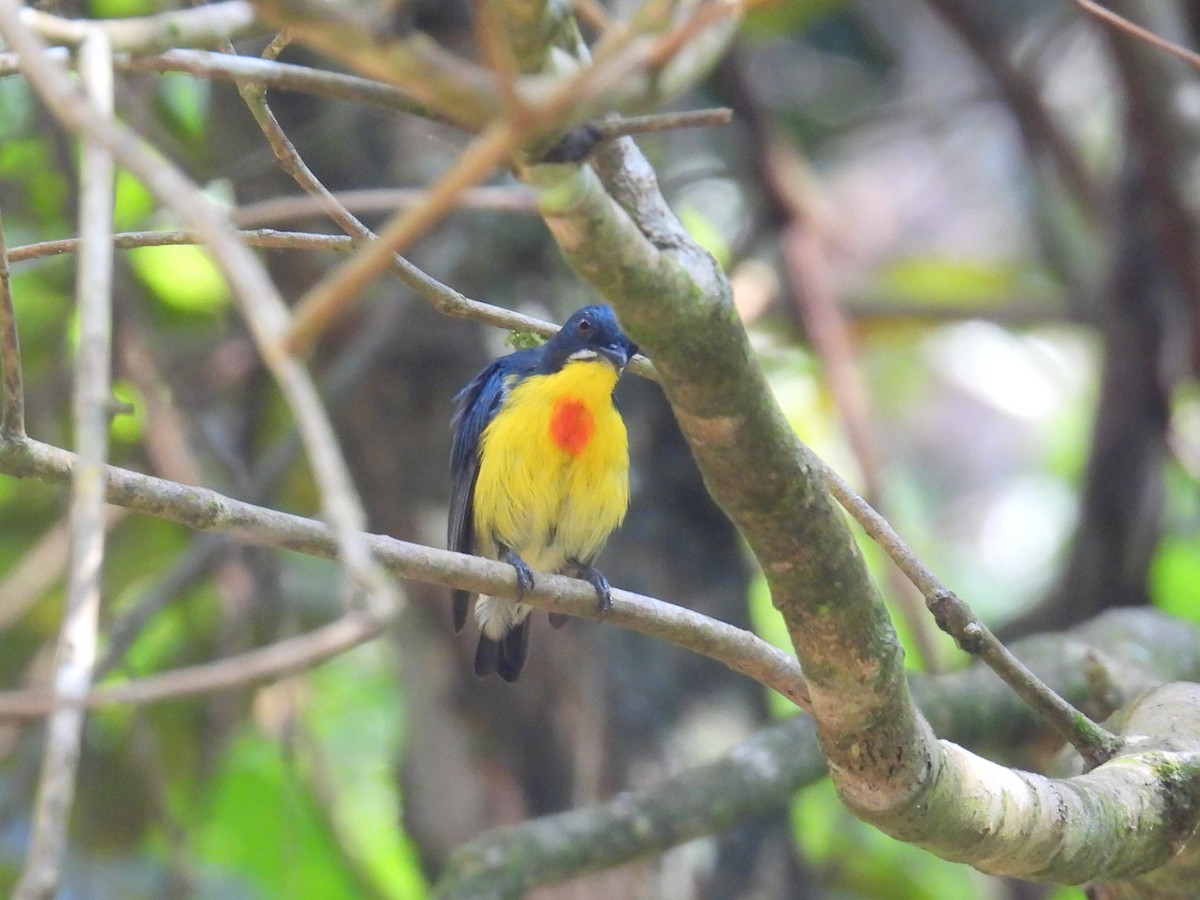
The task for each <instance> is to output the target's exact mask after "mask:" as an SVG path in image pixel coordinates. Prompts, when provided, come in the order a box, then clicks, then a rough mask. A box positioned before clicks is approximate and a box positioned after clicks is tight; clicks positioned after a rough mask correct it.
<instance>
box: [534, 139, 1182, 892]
mask: <svg viewBox="0 0 1200 900" xmlns="http://www.w3.org/2000/svg"><path fill="white" fill-rule="evenodd" d="M602 155H603V156H607V160H605V161H602V162H601V164H600V165H598V166H597V169H596V170H594V169H592V168H589V167H575V166H567V165H552V166H551V165H543V166H532V167H528V168H526V169H525V170H524V171H523V172H522V173H521V174H522V177H523V178H524V179H525V180H526V182H527V183H528V184H530V186H531V187H533V188H534V189H535V190H536V191H537V193H538V196H539V203H540V206H541V208H542V212H543V216H544V217H545V219H546V222H547V224H548V225H549V227H550V229H551V231H552V232H553V234H554V236H555V238H556V239H557V241H558V243H559V245H560V247H561V248H562V250H563V252H564V253H565V255H566V256H567V259H568V260H569V261H570V263H571V264H572V266H573V267H574V268H575V269H576V270H577V271H578V272H579V273H580V274H581V275H583V277H585V278H586V279H587V280H588V281H590V282H591V283H592V285H593V286H594V287H596V288H597V290H599V291H600V293H601V294H603V295H604V296H605V297H606V298H607V299H608V300H609V301H610V302H611V303H612V304H613V306H614V307H615V308H616V309H617V312H618V315H619V316H620V318H621V322H622V324H623V325H624V326H625V328H626V329H627V330H628V331H629V333H630V335H631V337H632V338H633V339H634V340H635V341H637V342H638V343H639V344H640V345H641V346H643V347H644V348H646V349H647V350H648V351H649V353H650V355H651V357H652V358H653V359H654V360H655V366H656V368H657V370H658V372H659V375H660V380H661V383H662V385H663V389H664V391H665V392H666V394H667V397H668V399H669V400H670V402H671V405H672V407H673V409H674V412H675V416H676V419H677V420H678V421H679V424H680V426H681V428H682V430H683V433H684V435H685V437H686V438H687V440H688V443H689V444H690V446H691V448H692V451H693V453H694V455H695V457H696V460H697V462H698V464H699V466H700V469H701V472H702V473H703V475H704V478H705V483H706V485H707V486H708V488H709V491H710V492H711V493H712V495H713V497H714V498H715V499H716V501H717V502H718V503H719V504H720V505H721V507H722V508H723V509H724V510H725V512H726V513H727V514H728V515H729V516H730V518H731V519H732V520H733V521H734V522H735V523H736V524H737V525H738V527H739V529H740V530H741V532H742V534H743V535H744V537H745V538H746V540H747V542H748V544H749V545H750V548H751V550H752V551H753V552H754V554H755V555H756V557H757V559H758V561H759V563H760V565H761V567H762V569H763V572H764V574H765V576H766V579H767V582H768V584H769V586H770V588H771V593H772V599H773V602H774V604H775V606H776V608H777V609H778V610H779V611H780V613H781V615H782V616H783V618H784V621H785V622H786V624H787V627H788V631H789V634H790V636H791V639H792V643H793V645H794V647H795V648H796V651H797V654H798V656H799V658H800V660H801V664H802V665H803V667H804V670H805V673H806V675H807V676H808V679H809V687H810V696H811V699H812V703H813V714H814V717H815V719H816V723H817V731H818V734H819V736H820V740H821V745H822V747H823V749H824V751H825V753H826V756H827V759H828V762H829V766H830V771H831V774H832V775H833V779H834V782H835V784H836V785H837V787H838V790H839V793H840V795H841V797H842V799H843V801H844V802H845V803H846V804H847V805H848V806H849V807H850V808H851V809H852V810H854V811H855V812H856V814H858V815H859V816H860V817H861V818H863V819H864V820H866V821H868V822H871V823H872V824H874V825H876V826H877V827H879V828H881V829H882V830H884V831H886V832H888V833H889V834H892V835H893V836H896V837H898V838H900V839H902V840H905V841H908V842H910V843H914V844H917V845H919V846H922V847H925V848H927V849H930V850H932V851H933V852H935V853H937V854H938V855H941V856H943V857H945V858H948V859H954V860H958V861H964V862H970V863H971V864H973V865H975V866H976V867H978V868H981V869H983V870H985V871H992V872H998V873H1005V874H1011V875H1019V876H1025V877H1037V878H1042V879H1047V880H1058V881H1064V882H1077V881H1081V880H1085V879H1087V878H1089V877H1096V876H1099V875H1101V874H1102V873H1110V874H1111V873H1117V874H1121V873H1127V872H1133V871H1135V870H1137V869H1138V867H1139V866H1141V867H1144V868H1152V867H1154V866H1156V865H1159V864H1161V863H1162V862H1163V861H1164V860H1165V859H1167V858H1169V853H1167V852H1166V848H1168V847H1169V846H1173V844H1172V841H1173V840H1174V838H1172V837H1171V835H1170V834H1168V832H1167V831H1165V830H1163V829H1155V828H1152V827H1149V825H1151V824H1153V823H1154V822H1160V823H1161V819H1160V817H1161V814H1162V804H1163V803H1165V802H1167V797H1168V794H1169V792H1168V784H1167V782H1166V781H1164V780H1161V779H1160V780H1157V781H1155V780H1154V778H1153V777H1152V776H1150V775H1147V778H1149V779H1150V781H1148V782H1147V783H1145V784H1144V785H1143V787H1144V788H1145V796H1146V797H1147V798H1150V799H1149V800H1148V801H1147V802H1150V803H1151V805H1152V806H1154V809H1153V811H1152V812H1151V813H1150V818H1149V820H1148V821H1146V822H1139V825H1146V826H1147V830H1136V831H1134V830H1129V829H1128V826H1129V825H1130V824H1131V823H1130V822H1129V821H1127V820H1126V817H1125V813H1124V812H1121V811H1119V810H1118V809H1117V807H1114V806H1108V805H1105V804H1104V803H1102V802H1096V801H1097V799H1098V798H1099V797H1101V796H1102V794H1093V793H1089V792H1090V791H1093V790H1097V791H1099V790H1101V788H1102V787H1103V788H1104V790H1107V789H1108V782H1107V781H1106V779H1107V778H1108V777H1109V776H1108V775H1107V774H1105V775H1104V776H1103V777H1100V778H1097V779H1094V780H1091V781H1087V782H1080V784H1084V785H1085V789H1083V790H1078V789H1076V788H1072V789H1070V790H1062V789H1060V787H1059V785H1057V784H1056V783H1053V782H1050V781H1049V780H1047V779H1042V778H1040V777H1038V776H1030V775H1026V774H1018V773H1015V772H1013V771H1010V770H1008V769H1005V768H1003V767H1000V766H997V765H996V764H994V763H991V762H989V761H987V760H985V759H982V758H979V757H975V756H972V755H970V754H968V753H966V752H965V751H962V750H960V749H959V748H957V747H955V746H954V745H951V744H947V743H944V742H938V740H937V739H936V737H935V735H934V733H933V731H932V729H931V728H930V726H929V724H928V722H927V721H926V720H925V719H924V718H923V717H922V716H921V715H920V713H919V712H918V711H917V709H916V707H915V705H914V703H913V699H912V696H911V693H910V692H909V690H908V687H907V684H906V682H905V679H904V673H903V652H902V650H901V648H900V644H899V641H898V639H897V637H896V635H895V632H894V630H893V628H892V625H891V622H890V620H889V619H888V616H887V613H886V610H885V608H884V606H883V603H882V601H881V599H880V597H879V595H878V592H877V590H876V588H875V586H874V585H873V584H872V582H871V580H870V578H869V576H868V573H867V570H866V567H865V565H864V564H863V561H862V558H861V556H860V554H859V551H858V548H857V545H856V544H855V541H854V539H853V537H852V535H851V534H850V532H849V530H848V528H847V527H846V523H845V521H844V519H843V518H842V515H841V513H840V511H838V510H837V508H836V506H835V504H834V503H833V501H832V499H831V498H830V496H829V495H828V493H827V492H826V490H825V487H824V484H823V479H822V476H821V468H822V467H821V466H820V464H819V463H818V462H817V461H816V460H815V459H814V457H813V456H812V455H811V453H810V452H809V450H808V449H807V448H806V447H805V446H804V445H803V444H802V443H801V442H800V441H799V439H798V438H797V437H796V436H795V435H794V433H793V432H792V430H791V429H790V428H789V427H788V425H787V423H786V421H785V419H784V417H783V415H782V412H781V411H780V410H779V408H778V406H777V405H776V403H775V401H774V399H773V397H772V395H771V393H770V391H769V389H768V388H767V385H766V382H765V378H764V376H763V374H762V372H761V370H760V368H759V366H758V364H757V362H756V361H755V358H754V354H753V352H752V351H751V348H750V345H749V342H748V340H747V338H746V335H745V332H744V330H743V329H742V327H741V323H740V321H739V320H738V317H737V313H736V311H735V309H734V307H733V303H732V300H731V297H730V292H729V286H728V282H727V281H726V279H725V277H724V275H723V274H722V273H721V272H720V270H719V268H718V267H717V265H716V263H715V262H714V261H713V260H712V259H711V257H709V255H708V254H707V253H706V252H704V251H703V250H702V249H701V248H699V247H698V246H697V245H696V244H695V243H694V242H693V241H692V240H691V238H690V237H689V236H688V234H687V233H686V231H685V230H684V229H683V228H682V226H681V225H680V224H679V223H678V221H677V220H676V219H675V218H674V216H673V215H671V214H670V212H669V210H667V209H666V208H665V204H663V202H662V200H661V197H659V195H658V191H657V187H656V185H655V182H654V178H653V172H652V171H651V170H650V168H649V166H648V164H646V163H645V161H644V159H642V158H641V157H640V154H639V153H638V152H637V150H636V148H635V147H633V145H632V142H629V141H622V142H614V143H613V144H611V145H608V146H607V147H606V148H605V149H604V150H603V151H602ZM597 170H598V171H600V172H603V173H605V174H607V175H609V183H610V184H611V190H610V189H609V188H608V187H607V186H606V184H605V182H604V181H602V180H601V177H600V175H599V174H597ZM616 198H620V199H621V200H622V201H623V203H620V202H618V200H617V199H616ZM1121 759H1123V760H1124V759H1125V758H1124V757H1121ZM1109 771H1111V769H1109V768H1108V767H1101V768H1100V769H1097V770H1096V773H1097V774H1098V775H1099V774H1100V773H1102V772H1104V773H1107V772H1109ZM1143 771H1145V772H1157V771H1159V770H1158V769H1155V768H1153V767H1151V768H1149V769H1145V770H1143ZM1188 777H1189V779H1191V774H1190V769H1189V776H1188ZM1192 783H1196V782H1195V780H1194V779H1191V780H1190V781H1189V784H1192ZM1169 787H1170V789H1171V790H1175V789H1177V787H1178V779H1176V780H1173V781H1171V782H1170V785H1169ZM1121 790H1122V792H1123V791H1124V789H1123V788H1122V789H1121ZM1122 796H1124V794H1123V793H1122ZM1109 799H1111V798H1109ZM1156 803H1157V804H1158V805H1157V806H1155V805H1154V804H1156ZM1047 805H1048V806H1047ZM1055 805H1059V806H1060V807H1061V808H1068V809H1070V810H1071V815H1070V816H1069V817H1068V819H1067V821H1066V825H1065V828H1064V827H1063V823H1062V822H1055V821H1051V820H1050V819H1048V818H1046V817H1044V816H1042V815H1041V814H1040V813H1039V812H1038V810H1042V809H1046V808H1052V807H1054V806H1055ZM1114 817H1115V818H1114ZM1193 821H1194V819H1193ZM1030 835H1033V836H1034V837H1033V838H1032V839H1030ZM1114 836H1115V837H1114ZM985 838H986V840H985ZM1095 841H1106V842H1107V843H1108V845H1109V846H1108V848H1107V852H1106V854H1105V855H1104V856H1103V857H1101V856H1098V855H1095V854H1093V853H1091V851H1084V850H1082V849H1081V848H1083V847H1085V846H1086V845H1089V844H1091V843H1092V842H1095ZM997 848H1002V852H998V851H997ZM1075 851H1078V852H1075Z"/></svg>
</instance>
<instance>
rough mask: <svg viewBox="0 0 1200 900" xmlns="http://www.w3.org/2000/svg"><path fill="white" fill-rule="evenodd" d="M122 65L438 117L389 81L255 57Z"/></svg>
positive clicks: (208, 56)
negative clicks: (257, 85)
mask: <svg viewBox="0 0 1200 900" xmlns="http://www.w3.org/2000/svg"><path fill="white" fill-rule="evenodd" d="M117 67H118V68H120V69H127V70H130V71H147V72H187V73H189V74H191V75H195V76H197V77H200V78H219V79H223V80H228V81H243V80H244V81H253V82H255V83H257V84H261V85H263V86H264V87H269V88H278V89H280V90H287V91H303V92H304V93H307V94H319V95H321V96H325V97H336V98H338V99H341V100H348V101H350V102H352V103H361V104H363V105H365V106H375V107H379V108H380V109H390V110H393V111H395V112H402V113H410V114H412V115H417V116H423V117H425V118H432V119H438V116H437V115H436V114H435V113H434V112H433V111H431V110H429V109H427V108H426V107H424V106H422V105H421V104H420V103H418V102H417V101H416V100H414V99H412V97H410V96H408V95H407V94H405V93H404V92H403V91H401V90H399V89H398V88H396V87H393V86H392V85H390V84H383V83H381V82H378V81H373V80H372V79H369V78H362V77H360V76H358V75H348V74H346V73H344V72H329V71H326V70H324V69H314V68H312V67H311V66H299V65H296V64H294V63H283V62H277V61H275V60H267V59H261V58H259V57H255V56H238V55H231V54H228V53H217V52H214V51H211V50H168V51H167V52H165V53H160V54H158V55H156V56H134V57H129V58H126V59H118V60H117ZM439 121H442V120H440V119H439Z"/></svg>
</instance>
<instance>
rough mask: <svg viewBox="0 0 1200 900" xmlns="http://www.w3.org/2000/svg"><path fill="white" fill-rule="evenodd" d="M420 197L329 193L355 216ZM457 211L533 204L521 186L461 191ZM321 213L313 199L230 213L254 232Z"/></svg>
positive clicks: (282, 200) (368, 191)
mask: <svg viewBox="0 0 1200 900" xmlns="http://www.w3.org/2000/svg"><path fill="white" fill-rule="evenodd" d="M424 196H425V190H424V188H364V189H361V190H349V191H334V192H333V198H334V199H335V200H336V201H337V203H338V205H339V206H341V207H342V208H343V209H346V210H348V211H350V212H353V213H356V214H361V213H389V214H390V213H394V212H395V211H396V210H397V209H407V208H408V207H411V206H415V205H416V204H418V203H420V202H421V200H422V198H423V197H424ZM458 208H459V209H461V210H477V209H486V210H499V211H502V212H504V211H507V212H520V213H536V212H537V200H536V198H535V197H534V196H533V192H532V191H530V190H529V189H528V188H526V187H524V186H523V185H513V186H481V187H473V188H468V189H467V190H465V191H463V192H462V193H461V194H460V195H459V197H458ZM325 213H326V206H325V204H324V203H323V202H322V201H320V200H319V199H317V198H315V197H310V196H289V197H275V198H272V199H270V200H260V201H258V202H257V203H250V204H247V205H246V206H240V207H238V208H237V209H236V210H234V213H233V221H234V224H236V225H240V226H241V227H243V228H255V227H258V226H260V225H267V224H271V223H278V222H286V221H289V220H292V219H304V218H310V217H312V216H315V215H322V214H325Z"/></svg>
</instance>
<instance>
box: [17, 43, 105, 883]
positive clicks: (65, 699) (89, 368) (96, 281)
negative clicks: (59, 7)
mask: <svg viewBox="0 0 1200 900" xmlns="http://www.w3.org/2000/svg"><path fill="white" fill-rule="evenodd" d="M79 74H80V79H81V81H82V82H83V86H84V90H85V91H86V92H87V95H88V98H89V99H90V100H91V102H92V103H94V104H95V107H96V111H97V112H98V114H99V115H102V116H111V115H112V108H113V72H112V49H111V47H110V46H109V43H108V38H107V37H106V35H105V34H104V32H102V31H99V30H97V31H93V32H91V33H89V34H87V36H86V37H85V38H84V40H83V42H82V44H81V45H80V47H79ZM80 170H81V171H80V201H79V230H80V235H81V239H80V246H79V257H78V266H77V269H76V279H75V295H76V306H77V307H78V310H79V351H78V354H77V358H76V363H75V384H74V390H73V393H72V417H73V419H74V424H75V443H76V446H77V448H78V457H77V464H76V467H75V471H74V473H73V476H72V479H71V507H70V545H71V553H70V569H69V571H68V576H67V605H66V611H65V613H64V615H63V622H62V628H61V632H60V635H59V641H58V661H57V667H56V670H55V673H54V697H55V700H56V704H55V707H56V708H55V710H54V714H53V715H52V716H51V717H50V721H49V723H48V726H47V729H46V750H45V754H44V756H43V758H42V773H41V777H40V779H39V780H38V788H37V795H36V798H35V800H34V805H33V834H32V837H31V838H30V842H29V849H28V851H27V854H26V857H25V867H24V869H23V870H22V872H21V879H20V881H19V882H18V883H17V887H16V890H15V896H16V897H17V898H19V900H36V898H42V897H50V896H52V895H53V894H54V893H55V892H56V888H57V886H58V881H59V866H60V865H61V863H62V858H63V853H64V851H65V848H66V843H67V822H68V817H69V815H70V811H71V803H72V800H73V799H74V795H75V772H76V769H77V768H78V765H79V756H80V742H81V740H82V734H83V720H84V698H85V697H86V696H87V693H88V690H89V688H90V687H91V681H92V666H93V665H94V664H95V661H96V628H97V623H98V621H99V618H100V582H101V578H102V575H103V562H104V537H105V532H106V530H105V527H104V526H105V511H104V493H105V475H106V474H107V468H106V465H107V461H108V420H109V400H110V392H111V387H110V378H111V375H110V371H111V368H112V255H113V250H112V216H113V191H114V179H115V174H114V166H113V159H112V156H111V155H109V153H108V150H107V149H106V148H105V147H103V146H101V145H99V144H97V143H96V142H95V141H93V140H89V139H88V138H87V137H85V138H84V141H83V150H82V162H81V165H80Z"/></svg>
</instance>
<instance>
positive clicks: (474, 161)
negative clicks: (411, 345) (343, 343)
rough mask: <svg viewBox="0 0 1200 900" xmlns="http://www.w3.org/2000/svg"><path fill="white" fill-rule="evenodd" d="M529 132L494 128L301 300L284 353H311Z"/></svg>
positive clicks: (501, 124)
mask: <svg viewBox="0 0 1200 900" xmlns="http://www.w3.org/2000/svg"><path fill="white" fill-rule="evenodd" d="M523 134H524V132H523V130H520V129H517V128H515V127H513V126H512V125H511V124H510V123H509V122H507V121H501V122H497V123H496V124H494V125H492V126H491V127H489V128H488V129H487V130H486V131H485V132H484V133H483V134H482V135H480V136H479V138H478V139H477V140H475V141H474V142H473V143H472V144H471V146H470V147H468V148H467V150H466V151H465V152H463V153H462V154H461V155H460V156H459V157H458V159H457V160H455V162H454V165H452V166H451V167H450V169H449V171H447V172H446V173H445V174H444V175H443V176H442V177H441V178H439V179H438V180H437V181H436V182H435V183H434V185H433V186H432V187H431V188H430V190H429V192H428V194H426V196H425V200H424V202H422V203H421V204H419V205H418V206H415V207H413V208H411V209H408V210H405V211H403V212H401V213H399V214H398V215H396V216H395V217H393V218H392V220H391V221H390V222H389V223H388V224H387V226H386V227H385V228H384V229H383V231H381V232H380V234H379V236H378V238H377V239H376V240H375V241H372V242H371V243H370V244H368V245H367V246H366V247H365V248H364V249H363V250H362V251H360V252H359V253H357V254H356V255H355V256H354V257H353V258H352V259H351V260H349V261H348V262H346V263H344V264H343V265H342V266H341V267H339V268H337V269H334V270H333V271H332V272H331V273H330V274H328V275H327V276H325V277H324V278H323V279H322V280H321V281H319V282H318V283H317V284H316V285H314V286H313V287H312V288H310V289H309V290H308V291H307V292H306V293H305V295H304V296H303V297H301V298H300V300H299V301H298V302H297V304H296V314H295V320H294V322H293V325H292V328H291V330H290V331H289V332H288V335H287V338H286V343H285V346H284V347H282V348H281V349H282V350H285V351H286V352H288V353H292V354H299V353H305V352H307V350H308V349H309V348H310V347H311V346H312V344H313V343H314V342H315V341H316V340H317V338H318V337H320V335H321V334H322V333H323V332H324V331H325V329H326V328H328V326H329V324H330V323H331V322H332V321H333V320H334V319H335V318H337V317H338V316H339V315H340V314H341V313H342V311H344V310H345V309H347V308H348V307H349V306H350V305H351V304H352V303H354V302H355V301H356V300H357V299H358V297H359V295H360V294H361V293H362V291H363V290H365V289H366V287H367V285H369V284H370V283H371V282H372V281H374V280H375V278H376V277H377V276H378V275H379V274H380V273H381V272H382V271H383V270H384V269H386V268H388V267H390V266H392V265H393V264H394V261H395V257H396V255H397V254H399V253H401V252H403V251H404V250H405V249H407V248H408V246H409V245H411V244H412V242H413V241H415V240H416V239H417V238H418V237H420V236H421V235H422V234H424V233H425V232H426V231H427V230H428V229H430V228H432V227H433V226H434V225H435V224H436V223H437V222H439V221H441V219H442V218H444V217H445V216H446V215H447V214H449V212H450V210H452V209H453V208H454V205H455V198H456V197H457V196H458V194H459V193H460V192H461V191H463V190H465V189H466V188H468V187H471V186H472V185H475V184H477V183H478V182H479V181H481V180H482V179H483V178H486V177H487V175H488V174H489V173H490V172H491V171H492V169H493V168H495V167H496V166H497V165H499V164H500V163H501V162H502V161H503V160H504V159H505V158H507V157H508V155H509V154H510V153H511V152H512V151H513V150H515V149H516V147H517V146H518V145H519V143H520V141H521V139H522V137H523Z"/></svg>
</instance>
